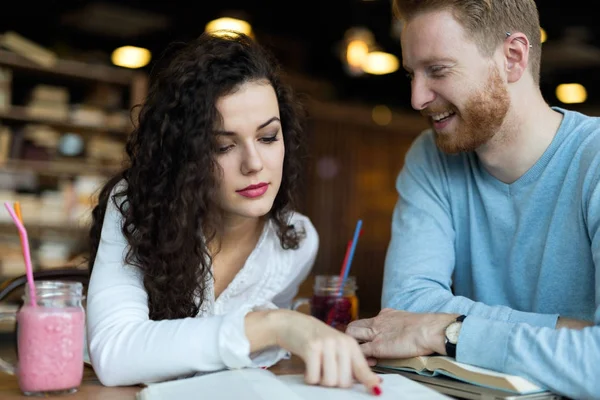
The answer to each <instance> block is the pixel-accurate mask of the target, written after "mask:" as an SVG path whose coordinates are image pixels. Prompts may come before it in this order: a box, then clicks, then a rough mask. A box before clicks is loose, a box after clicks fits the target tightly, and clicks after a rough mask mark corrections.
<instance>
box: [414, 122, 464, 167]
mask: <svg viewBox="0 0 600 400" xmlns="http://www.w3.org/2000/svg"><path fill="white" fill-rule="evenodd" d="M468 156H469V155H468V154H467V153H459V154H446V153H444V152H443V151H441V150H440V149H439V147H438V146H437V144H436V142H435V133H434V132H433V130H432V129H426V130H424V131H422V132H421V133H420V134H419V135H418V136H417V137H416V138H415V139H414V140H413V142H412V144H411V146H410V148H409V150H408V152H407V153H406V156H405V160H404V163H405V165H408V166H409V167H412V166H419V167H422V168H425V169H427V170H430V169H436V170H437V169H439V168H441V169H442V170H448V169H452V170H454V169H456V168H458V169H460V170H462V169H463V167H464V165H465V164H464V163H463V161H464V158H465V157H468Z"/></svg>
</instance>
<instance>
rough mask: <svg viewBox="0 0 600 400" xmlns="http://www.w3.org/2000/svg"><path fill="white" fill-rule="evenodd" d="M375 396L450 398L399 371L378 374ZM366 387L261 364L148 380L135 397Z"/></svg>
mask: <svg viewBox="0 0 600 400" xmlns="http://www.w3.org/2000/svg"><path fill="white" fill-rule="evenodd" d="M381 377H382V378H383V382H382V383H381V391H382V394H381V396H379V397H377V399H378V400H385V399H389V400H392V399H394V400H396V399H401V398H408V399H412V400H449V399H450V398H449V397H447V396H445V395H443V394H441V393H438V392H437V391H435V390H433V389H430V388H428V387H427V386H425V385H422V384H420V383H417V382H414V381H412V380H410V379H408V378H405V377H403V376H401V375H381ZM373 398H374V396H373V395H372V394H370V393H368V392H367V390H366V389H365V387H364V386H363V385H360V384H358V383H357V384H355V385H354V386H353V387H351V388H347V389H346V388H343V389H342V388H328V387H324V386H314V385H308V384H306V383H304V377H303V375H275V374H274V373H273V372H271V371H268V370H264V369H260V368H244V369H233V370H227V371H221V372H213V373H208V374H204V375H200V376H194V377H191V378H185V379H178V380H173V381H167V382H161V383H151V384H148V385H147V386H146V387H145V388H144V389H142V390H141V391H140V392H138V393H137V395H136V399H137V400H163V399H177V400H186V399H220V400H240V399H244V400H270V399H273V400H280V399H285V400H321V399H323V400H353V399H356V400H360V399H363V400H372V399H373Z"/></svg>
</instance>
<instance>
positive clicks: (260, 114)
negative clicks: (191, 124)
mask: <svg viewBox="0 0 600 400" xmlns="http://www.w3.org/2000/svg"><path fill="white" fill-rule="evenodd" d="M217 110H218V111H219V113H220V114H221V116H222V120H223V125H222V126H219V127H217V129H216V133H217V156H216V160H217V163H218V165H219V166H220V167H221V172H222V173H221V174H220V176H219V179H218V181H219V189H218V198H217V205H218V206H219V207H220V208H221V210H222V211H223V212H224V214H225V216H226V217H246V218H257V217H261V216H264V215H266V214H267V213H268V212H269V211H270V210H271V207H272V206H273V201H274V200H275V196H276V195H277V192H278V191H279V187H280V185H281V179H282V175H283V159H284V156H285V148H284V143H283V133H282V131H281V121H280V119H279V104H278V102H277V97H276V95H275V91H274V89H273V87H272V86H271V85H270V84H269V83H268V82H267V81H255V82H249V83H245V84H243V85H241V86H240V87H239V88H238V90H237V91H235V92H233V93H231V94H229V95H226V96H223V97H222V98H220V99H219V100H218V101H217Z"/></svg>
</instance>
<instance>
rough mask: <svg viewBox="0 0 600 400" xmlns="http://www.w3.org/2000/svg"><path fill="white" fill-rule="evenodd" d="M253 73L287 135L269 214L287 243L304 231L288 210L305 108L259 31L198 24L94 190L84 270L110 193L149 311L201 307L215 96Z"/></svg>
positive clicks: (158, 313)
mask: <svg viewBox="0 0 600 400" xmlns="http://www.w3.org/2000/svg"><path fill="white" fill-rule="evenodd" d="M255 81H266V82H268V83H269V84H270V85H272V86H273V88H274V90H275V93H276V96H277V100H278V103H279V112H280V118H281V125H282V132H283V135H284V144H285V158H284V162H283V177H282V182H281V187H280V189H279V192H278V194H277V196H276V198H275V201H274V204H273V207H272V209H271V211H270V213H269V216H268V217H269V218H270V219H271V220H272V221H274V223H275V226H276V228H277V232H278V235H279V238H280V241H281V246H282V247H283V248H284V249H289V248H297V247H298V244H299V242H300V240H301V239H302V231H300V230H298V229H296V228H295V227H294V226H293V225H290V224H289V219H290V216H291V212H292V211H293V209H294V193H293V192H294V189H295V188H296V187H297V185H298V179H299V178H300V171H301V162H302V154H301V151H303V150H304V144H303V140H302V133H303V132H302V126H301V123H300V121H301V119H300V117H301V115H300V112H301V111H303V108H302V107H301V106H300V104H299V103H298V102H296V100H294V98H293V95H292V90H291V88H289V87H288V86H286V85H284V84H283V83H282V80H281V77H280V67H279V65H278V63H277V61H276V60H275V59H274V58H273V57H272V55H271V53H270V52H268V51H267V50H266V49H265V48H264V47H262V46H260V45H259V44H258V43H257V42H256V41H255V40H253V39H251V38H249V37H247V36H245V35H242V34H237V33H229V34H227V35H226V36H216V35H211V34H206V33H204V34H202V35H201V36H200V37H199V38H197V39H196V40H193V41H192V42H190V43H187V44H186V45H185V46H184V47H183V48H182V49H181V50H180V51H178V52H177V54H176V55H175V57H174V58H173V59H172V61H171V62H170V63H169V64H168V66H167V67H166V68H165V69H164V70H162V71H160V72H159V73H158V75H157V76H156V77H155V79H153V82H152V83H151V85H150V87H149V90H148V95H147V97H146V100H145V102H144V103H143V105H142V106H141V109H140V113H139V116H138V123H137V126H136V127H135V129H134V131H133V133H132V135H131V136H130V137H129V139H128V141H127V144H126V153H127V159H126V165H125V168H124V169H123V171H122V172H120V173H119V174H117V175H116V176H114V177H113V178H112V179H110V180H109V181H108V182H107V183H106V184H105V185H104V186H103V188H102V189H101V190H100V193H99V196H98V204H97V205H96V207H95V208H94V210H93V213H92V226H91V229H90V259H89V271H90V274H91V272H92V269H93V266H94V260H95V257H96V253H97V251H98V246H99V243H100V235H101V231H102V223H103V220H104V215H105V213H106V208H107V205H108V202H109V199H111V200H112V201H113V202H114V204H115V206H116V207H117V209H118V210H119V212H120V213H121V214H122V221H123V223H122V229H121V230H122V233H123V235H124V236H125V238H126V239H127V242H128V244H129V247H128V252H127V254H126V256H125V262H127V263H128V264H131V265H134V266H136V267H138V268H139V269H140V270H141V271H142V272H143V280H144V287H145V289H146V292H147V293H148V307H149V309H150V312H149V314H150V315H149V316H150V319H152V320H162V319H175V318H184V317H193V316H196V315H197V314H198V311H199V309H200V306H201V304H202V302H203V300H204V289H205V282H206V278H207V276H208V275H209V274H210V264H211V261H212V258H211V254H210V253H209V250H208V243H209V242H210V241H211V240H212V239H214V238H215V237H218V235H219V234H220V231H219V227H220V226H221V223H220V218H221V215H220V212H219V209H218V205H217V204H215V201H214V200H213V199H214V198H215V193H216V189H217V186H218V184H219V182H218V181H217V178H216V177H217V176H218V172H219V169H218V168H219V167H218V165H217V164H216V161H215V156H216V149H217V144H216V139H215V134H214V130H215V129H216V128H217V127H218V126H219V125H220V124H221V122H222V117H221V116H220V114H219V113H218V111H217V108H216V103H217V100H218V99H219V98H220V97H222V96H226V95H228V94H231V93H233V92H235V91H236V90H237V89H238V88H239V87H240V85H242V84H244V83H247V82H255ZM198 299H199V301H198Z"/></svg>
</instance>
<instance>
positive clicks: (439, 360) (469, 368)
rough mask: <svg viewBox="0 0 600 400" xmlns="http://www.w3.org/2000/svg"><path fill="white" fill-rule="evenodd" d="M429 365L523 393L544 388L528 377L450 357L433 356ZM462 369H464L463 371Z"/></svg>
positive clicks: (465, 377) (478, 381) (435, 368)
mask: <svg viewBox="0 0 600 400" xmlns="http://www.w3.org/2000/svg"><path fill="white" fill-rule="evenodd" d="M428 367H429V368H430V369H432V370H440V369H442V370H445V371H448V372H449V373H451V374H453V375H455V376H456V377H458V378H463V379H466V380H469V381H472V382H476V383H480V384H483V385H489V386H495V387H504V388H507V389H511V388H512V389H513V390H515V391H518V392H521V393H529V392H537V391H542V390H543V389H542V388H540V387H539V386H537V385H535V384H534V383H532V382H530V381H528V380H527V379H525V378H523V377H520V376H516V375H509V374H504V373H502V372H497V371H492V370H489V369H485V368H480V367H476V366H474V365H470V364H464V363H460V362H458V361H456V360H454V359H453V358H450V357H443V356H437V357H431V358H430V359H429V362H428ZM461 370H462V371H461ZM501 381H506V384H501Z"/></svg>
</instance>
